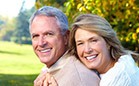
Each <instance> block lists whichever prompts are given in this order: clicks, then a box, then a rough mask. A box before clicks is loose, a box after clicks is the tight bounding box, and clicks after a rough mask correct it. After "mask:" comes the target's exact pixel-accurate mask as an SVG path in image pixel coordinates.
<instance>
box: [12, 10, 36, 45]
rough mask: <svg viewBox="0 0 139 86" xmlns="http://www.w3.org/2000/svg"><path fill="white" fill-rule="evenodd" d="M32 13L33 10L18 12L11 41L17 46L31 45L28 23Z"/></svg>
mask: <svg viewBox="0 0 139 86" xmlns="http://www.w3.org/2000/svg"><path fill="white" fill-rule="evenodd" d="M34 11H35V8H32V9H31V10H22V11H20V13H19V15H18V17H17V18H16V28H15V31H14V32H13V37H12V39H11V40H12V41H14V42H16V43H19V44H31V39H30V33H29V22H28V21H29V18H30V16H31V14H32V13H33V12H34Z"/></svg>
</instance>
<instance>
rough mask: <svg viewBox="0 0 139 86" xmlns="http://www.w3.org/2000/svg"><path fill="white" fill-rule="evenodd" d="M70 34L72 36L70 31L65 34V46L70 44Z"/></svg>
mask: <svg viewBox="0 0 139 86" xmlns="http://www.w3.org/2000/svg"><path fill="white" fill-rule="evenodd" d="M69 34H70V31H69V30H67V31H66V32H65V35H64V41H65V45H68V42H69Z"/></svg>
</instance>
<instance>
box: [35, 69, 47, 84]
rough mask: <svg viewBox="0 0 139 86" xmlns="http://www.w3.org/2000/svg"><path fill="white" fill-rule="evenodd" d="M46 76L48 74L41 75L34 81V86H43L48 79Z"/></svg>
mask: <svg viewBox="0 0 139 86" xmlns="http://www.w3.org/2000/svg"><path fill="white" fill-rule="evenodd" d="M45 74H46V72H42V73H40V74H39V76H38V77H37V78H36V79H35V80H34V86H43V83H44V80H45V78H46V76H45Z"/></svg>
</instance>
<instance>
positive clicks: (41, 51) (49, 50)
mask: <svg viewBox="0 0 139 86" xmlns="http://www.w3.org/2000/svg"><path fill="white" fill-rule="evenodd" d="M48 51H50V49H46V50H41V52H42V53H44V52H48Z"/></svg>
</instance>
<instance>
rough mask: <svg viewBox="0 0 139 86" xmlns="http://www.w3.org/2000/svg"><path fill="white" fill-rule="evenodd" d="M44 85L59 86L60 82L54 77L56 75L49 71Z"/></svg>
mask: <svg viewBox="0 0 139 86" xmlns="http://www.w3.org/2000/svg"><path fill="white" fill-rule="evenodd" d="M43 86H58V84H57V82H56V80H55V79H54V77H53V76H52V75H51V74H50V73H47V74H46V79H45V80H44V85H43Z"/></svg>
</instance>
